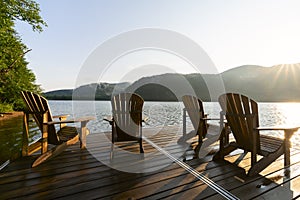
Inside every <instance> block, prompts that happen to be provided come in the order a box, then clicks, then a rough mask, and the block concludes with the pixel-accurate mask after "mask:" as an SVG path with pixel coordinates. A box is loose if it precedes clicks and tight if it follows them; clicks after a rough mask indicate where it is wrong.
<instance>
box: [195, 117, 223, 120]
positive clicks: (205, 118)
mask: <svg viewBox="0 0 300 200" xmlns="http://www.w3.org/2000/svg"><path fill="white" fill-rule="evenodd" d="M200 120H207V121H208V120H220V118H207V117H204V118H201V119H200Z"/></svg>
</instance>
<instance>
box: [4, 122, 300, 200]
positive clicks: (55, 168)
mask: <svg viewBox="0 0 300 200" xmlns="http://www.w3.org/2000/svg"><path fill="white" fill-rule="evenodd" d="M153 131H154V133H155V129H148V130H145V131H144V133H145V135H148V137H147V138H149V139H150V140H151V141H152V142H154V143H155V144H157V145H158V146H160V147H162V148H163V149H165V150H167V151H168V152H169V153H170V154H171V155H174V156H175V157H180V156H182V152H183V145H182V144H180V143H178V142H177V141H178V137H179V135H176V134H175V135H174V131H175V132H176V131H178V130H177V129H176V127H167V128H165V129H162V130H161V131H160V132H157V133H155V134H152V133H153ZM214 131H217V129H215V130H214ZM107 135H109V134H103V133H98V134H90V135H89V136H88V143H87V144H88V149H85V150H80V148H79V144H76V145H73V146H71V147H69V148H68V149H66V150H65V151H64V152H63V153H61V154H60V155H59V156H57V157H55V158H53V159H52V160H49V161H48V162H45V163H43V164H41V165H40V166H38V167H35V168H31V164H32V162H33V160H34V158H35V157H36V156H30V157H24V158H21V159H18V160H16V161H15V162H12V163H11V164H9V165H8V166H7V167H5V168H4V169H3V170H1V171H0V199H72V200H73V199H86V200H87V199H224V197H223V196H222V195H221V194H220V193H218V192H217V191H216V189H214V188H213V187H212V186H211V185H208V184H206V183H204V182H203V181H201V180H199V179H198V178H196V177H195V176H194V175H192V174H191V173H190V172H188V171H187V170H185V169H184V168H182V167H181V166H180V165H179V164H178V163H176V162H173V161H170V159H169V158H168V157H167V156H164V155H162V154H159V152H158V151H157V149H156V148H154V147H153V145H150V144H149V143H147V142H143V145H144V149H145V157H142V158H141V157H139V155H138V153H137V152H138V149H139V148H138V145H137V144H136V145H135V144H132V145H126V144H121V146H119V147H120V148H121V149H123V150H126V151H130V152H131V153H132V154H133V155H135V157H134V158H127V157H126V156H124V154H123V153H124V152H120V149H118V148H116V149H115V150H114V157H113V161H112V160H111V158H110V148H111V145H110V144H109V143H108V142H106V140H108V138H109V136H108V137H107ZM195 141H196V140H195ZM194 145H196V143H195V142H193V143H192V146H194ZM192 146H191V147H190V150H188V152H187V157H189V156H191V155H192V154H193V151H192V149H191V148H192ZM147 155H151V156H147ZM153 155H154V156H153ZM136 158H137V159H136ZM128 159H129V160H128ZM130 159H133V160H130ZM134 159H136V160H134ZM145 161H146V162H145ZM149 161H150V162H149ZM185 163H186V164H188V165H189V166H191V167H192V168H193V169H195V170H196V171H197V172H199V173H200V174H201V176H203V177H206V178H208V179H209V180H211V181H212V184H214V185H215V184H216V185H218V186H220V188H223V189H225V190H227V191H228V192H229V193H231V194H233V195H234V196H236V197H237V198H239V199H272V200H275V199H293V198H295V199H296V198H297V197H298V195H300V150H298V149H297V148H292V150H291V166H290V174H289V175H286V176H285V175H284V170H285V169H284V168H283V157H280V158H279V159H278V160H277V161H276V162H274V163H273V164H272V165H270V166H269V167H268V168H266V169H265V170H264V171H262V172H261V173H260V175H258V176H255V177H251V178H250V177H247V176H246V175H245V170H247V169H249V166H250V158H249V155H243V154H242V153H241V152H239V151H236V152H234V154H232V155H229V156H228V157H226V160H225V161H217V162H216V161H212V155H210V154H209V155H207V156H206V157H204V158H202V159H191V160H187V161H185ZM108 165H109V166H108ZM112 167H113V168H112ZM114 168H115V169H114ZM117 169H118V170H117ZM120 169H121V170H122V171H121V170H120ZM143 170H144V171H143ZM131 171H132V172H131ZM134 172H137V173H134Z"/></svg>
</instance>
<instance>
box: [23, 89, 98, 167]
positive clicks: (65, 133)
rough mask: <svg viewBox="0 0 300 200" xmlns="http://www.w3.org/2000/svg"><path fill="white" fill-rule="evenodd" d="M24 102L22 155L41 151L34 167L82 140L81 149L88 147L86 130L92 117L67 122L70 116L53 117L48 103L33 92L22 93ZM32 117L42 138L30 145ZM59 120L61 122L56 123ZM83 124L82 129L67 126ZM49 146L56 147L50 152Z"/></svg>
mask: <svg viewBox="0 0 300 200" xmlns="http://www.w3.org/2000/svg"><path fill="white" fill-rule="evenodd" d="M21 94H22V97H23V100H24V102H25V104H26V106H27V110H26V111H24V120H23V122H24V124H23V128H24V129H23V130H24V132H23V147H22V155H23V156H28V155H31V154H33V153H34V152H36V151H38V150H41V155H40V156H39V157H38V158H37V159H36V160H35V161H34V163H33V164H32V167H35V166H37V165H39V164H41V163H43V162H44V161H46V160H49V159H50V158H53V157H54V156H56V155H58V154H59V153H61V152H62V151H64V150H65V149H66V148H67V147H68V146H69V145H72V144H75V143H77V142H78V141H79V140H80V147H81V148H82V149H84V148H85V147H86V135H87V134H88V133H89V131H88V129H87V128H86V125H87V123H88V122H89V121H90V120H92V119H93V118H92V117H83V118H80V119H76V120H66V118H67V117H68V115H59V116H52V114H51V111H50V108H49V105H48V101H47V100H46V99H45V98H44V97H42V96H40V95H38V94H35V93H33V92H29V91H22V92H21ZM30 114H31V115H32V116H33V118H34V120H35V122H36V124H37V126H38V127H39V129H40V131H41V132H42V138H41V139H40V140H38V141H36V142H35V143H33V144H31V145H29V144H28V138H29V128H28V127H29V126H28V124H29V115H30ZM54 118H58V119H59V120H60V121H58V120H57V121H54ZM77 122H80V123H81V128H76V127H73V126H66V124H67V123H77ZM56 124H59V125H60V130H59V131H56V128H55V125H56ZM48 144H52V145H55V146H54V147H53V148H52V149H50V150H48Z"/></svg>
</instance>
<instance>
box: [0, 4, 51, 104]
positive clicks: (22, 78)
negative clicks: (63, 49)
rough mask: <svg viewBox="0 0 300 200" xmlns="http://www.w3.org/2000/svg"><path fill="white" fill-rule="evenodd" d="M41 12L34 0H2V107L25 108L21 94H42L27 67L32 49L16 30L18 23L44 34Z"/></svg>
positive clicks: (44, 24)
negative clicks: (6, 105)
mask: <svg viewBox="0 0 300 200" xmlns="http://www.w3.org/2000/svg"><path fill="white" fill-rule="evenodd" d="M39 12H40V9H39V6H38V4H37V3H36V2H34V1H32V0H0V104H2V105H4V104H11V105H14V107H15V108H20V107H22V103H20V102H21V99H20V91H22V90H30V91H35V92H40V91H41V89H40V87H39V86H38V85H36V84H35V75H34V74H33V72H32V71H31V70H29V69H28V68H27V64H28V63H27V62H26V60H25V58H24V55H25V53H26V52H28V51H29V50H28V49H27V47H26V45H25V44H23V43H22V40H21V38H20V37H19V35H18V33H17V32H16V30H15V27H14V25H15V20H21V21H24V22H26V23H28V24H29V25H31V26H32V29H33V31H37V32H41V31H42V30H43V29H42V26H46V23H45V22H44V21H43V20H42V18H41V17H40V15H39Z"/></svg>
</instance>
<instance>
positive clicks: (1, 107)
mask: <svg viewBox="0 0 300 200" xmlns="http://www.w3.org/2000/svg"><path fill="white" fill-rule="evenodd" d="M11 111H13V107H12V105H11V104H5V103H4V104H0V113H6V112H11Z"/></svg>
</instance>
